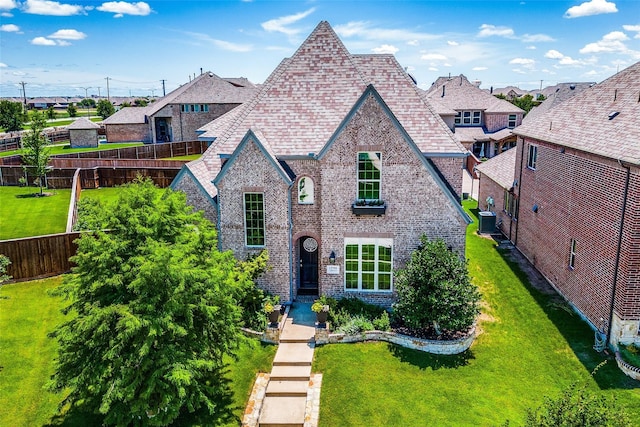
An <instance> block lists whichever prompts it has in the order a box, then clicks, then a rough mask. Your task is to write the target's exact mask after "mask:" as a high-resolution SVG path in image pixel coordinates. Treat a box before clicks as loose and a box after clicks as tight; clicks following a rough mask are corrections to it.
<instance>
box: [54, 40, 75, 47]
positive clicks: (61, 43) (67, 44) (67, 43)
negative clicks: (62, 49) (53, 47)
mask: <svg viewBox="0 0 640 427" xmlns="http://www.w3.org/2000/svg"><path fill="white" fill-rule="evenodd" d="M56 44H57V45H58V46H71V43H70V42H68V41H66V40H56Z"/></svg>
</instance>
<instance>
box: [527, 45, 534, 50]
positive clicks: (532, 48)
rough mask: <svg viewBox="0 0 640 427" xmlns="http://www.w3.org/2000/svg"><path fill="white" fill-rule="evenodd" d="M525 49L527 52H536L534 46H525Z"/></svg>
mask: <svg viewBox="0 0 640 427" xmlns="http://www.w3.org/2000/svg"><path fill="white" fill-rule="evenodd" d="M525 49H527V50H536V49H537V47H535V46H527V47H525Z"/></svg>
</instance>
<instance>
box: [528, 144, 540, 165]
mask: <svg viewBox="0 0 640 427" xmlns="http://www.w3.org/2000/svg"><path fill="white" fill-rule="evenodd" d="M537 163H538V146H537V145H533V144H529V156H528V157H527V167H528V168H529V169H533V170H536V164H537Z"/></svg>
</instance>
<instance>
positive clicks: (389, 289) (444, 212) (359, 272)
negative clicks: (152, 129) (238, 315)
mask: <svg viewBox="0 0 640 427" xmlns="http://www.w3.org/2000/svg"><path fill="white" fill-rule="evenodd" d="M201 132H202V135H201V136H200V138H201V139H204V140H210V141H212V142H211V145H210V147H209V149H208V150H207V152H206V153H205V154H204V155H203V156H202V158H201V159H199V160H196V161H194V162H191V163H188V164H187V165H185V167H184V168H183V169H182V171H181V172H180V174H179V175H178V176H177V177H176V179H175V180H174V182H173V184H172V187H173V188H174V189H178V190H182V191H184V192H185V193H186V194H187V197H188V200H189V202H190V203H191V204H192V205H194V206H196V207H197V208H198V209H202V210H204V211H205V214H206V215H207V216H208V217H209V218H211V219H212V220H213V221H215V222H216V224H217V229H218V233H219V234H218V239H219V245H220V248H221V249H223V250H231V251H233V252H234V253H235V255H236V256H237V257H238V258H240V259H244V258H246V257H248V256H251V255H254V254H256V253H258V252H259V251H261V250H263V249H266V250H268V252H269V269H268V270H267V271H266V272H265V274H264V275H263V276H262V277H261V278H260V279H259V280H260V281H259V284H260V286H261V287H262V288H263V289H266V290H268V291H269V292H272V293H275V294H278V295H280V296H281V297H282V298H283V300H285V301H286V300H290V301H291V300H293V299H295V298H296V296H297V295H299V294H312V295H317V294H325V295H333V296H336V297H340V296H353V297H359V298H362V299H364V300H366V301H369V302H376V303H379V304H383V305H389V304H391V303H392V302H393V300H394V295H395V292H394V279H393V271H394V269H396V268H398V267H401V266H403V265H404V264H405V263H406V262H407V261H408V260H409V258H410V255H411V252H412V251H413V250H415V249H416V248H417V247H418V245H419V244H420V240H419V238H420V235H421V234H423V233H425V234H426V235H427V236H429V237H430V238H442V239H444V240H445V241H446V243H447V245H448V246H449V247H450V248H452V249H453V250H455V251H456V252H458V253H459V254H460V255H461V256H464V250H465V230H466V226H467V224H468V222H469V221H470V220H469V218H468V217H467V215H466V214H465V213H464V211H463V210H462V208H461V206H460V201H459V195H460V194H461V191H462V166H463V164H464V162H465V160H466V156H467V151H466V150H465V148H464V147H463V146H462V145H460V143H459V142H458V141H457V140H456V138H455V136H454V135H453V134H452V132H451V131H450V130H449V129H448V127H447V126H446V124H445V123H443V121H442V120H441V119H440V117H438V115H436V114H435V113H433V111H432V109H431V108H430V106H429V105H428V103H427V102H426V101H425V99H424V97H423V95H422V93H421V91H420V90H419V89H418V88H417V87H416V85H415V83H414V82H413V81H412V79H411V77H410V76H409V75H408V74H407V73H406V72H405V71H404V69H403V68H402V67H401V66H400V65H399V64H398V62H397V61H396V59H395V58H394V57H393V55H353V54H350V53H349V52H348V51H347V49H346V48H345V47H344V45H343V44H342V42H341V41H340V39H339V38H338V37H337V35H336V34H335V32H334V31H333V29H332V28H331V27H330V25H329V24H328V23H327V22H321V23H320V24H319V25H318V26H317V27H316V29H315V30H314V31H313V32H312V33H311V35H310V36H309V37H308V38H307V39H306V41H305V42H304V43H303V44H302V45H301V46H300V47H299V48H298V50H297V51H296V52H295V54H294V55H293V56H292V57H291V58H287V59H284V60H283V61H282V62H281V63H280V65H279V66H278V67H277V68H276V69H275V71H274V72H273V73H272V74H271V76H270V77H269V78H268V79H267V81H266V82H265V84H264V85H263V87H262V89H261V91H260V92H259V93H258V94H257V95H256V96H255V97H254V98H253V99H252V100H250V101H248V102H247V103H245V104H243V105H242V106H240V107H238V108H236V109H234V110H232V111H230V112H229V113H227V114H225V115H224V116H222V117H220V118H219V119H217V120H215V121H213V122H211V123H209V124H207V125H206V126H204V127H203V128H202V129H201Z"/></svg>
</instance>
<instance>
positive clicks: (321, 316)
mask: <svg viewBox="0 0 640 427" xmlns="http://www.w3.org/2000/svg"><path fill="white" fill-rule="evenodd" d="M328 318H329V312H328V311H319V312H317V313H316V321H317V322H318V323H326V322H327V319H328Z"/></svg>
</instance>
